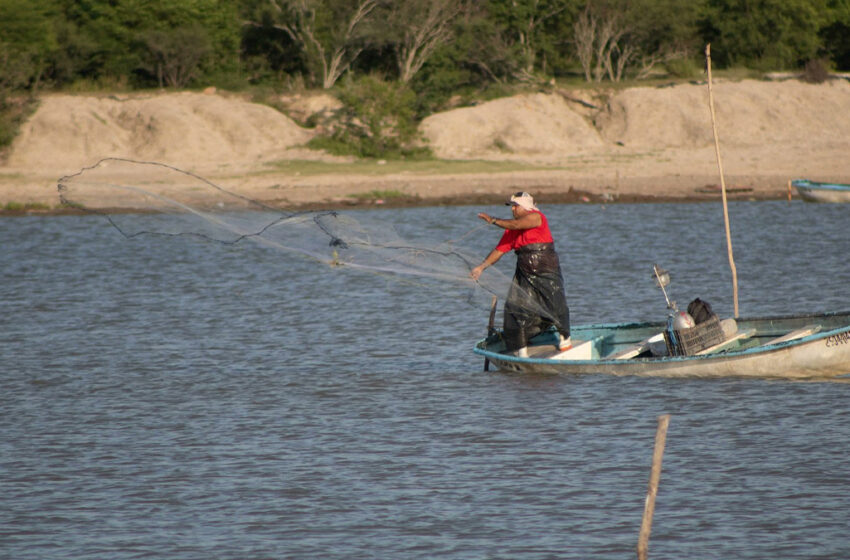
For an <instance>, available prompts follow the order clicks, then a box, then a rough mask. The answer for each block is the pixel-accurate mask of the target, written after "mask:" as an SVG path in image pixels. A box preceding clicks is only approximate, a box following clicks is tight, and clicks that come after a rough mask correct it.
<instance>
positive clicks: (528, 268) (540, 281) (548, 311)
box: [503, 243, 570, 352]
mask: <svg viewBox="0 0 850 560" xmlns="http://www.w3.org/2000/svg"><path fill="white" fill-rule="evenodd" d="M516 256H517V261H516V272H515V273H514V279H513V282H512V283H511V289H510V290H509V291H508V298H507V300H506V301H505V323H504V331H503V338H504V341H505V346H506V350H507V351H508V352H513V351H515V350H517V349H519V348H522V347H524V346H527V345H528V339H530V338H531V337H533V336H534V335H536V334H538V333H540V332H541V331H543V330H545V329H547V328H549V327H550V326H552V325H555V328H557V329H558V332H560V333H561V334H562V335H563V336H564V337H568V336H570V309H569V307H567V297H566V293H565V292H564V278H563V276H562V275H561V264H560V262H559V260H558V253H556V252H555V244H554V243H532V244H530V245H524V246H522V247H520V248H519V249H517V250H516Z"/></svg>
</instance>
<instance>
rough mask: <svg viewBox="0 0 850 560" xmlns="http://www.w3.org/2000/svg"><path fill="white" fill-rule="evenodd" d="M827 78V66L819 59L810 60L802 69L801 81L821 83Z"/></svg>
mask: <svg viewBox="0 0 850 560" xmlns="http://www.w3.org/2000/svg"><path fill="white" fill-rule="evenodd" d="M828 79H829V68H827V65H826V62H825V61H823V60H821V59H816V60H810V61H808V62H807V63H806V66H805V68H804V69H803V81H804V82H809V83H810V84H822V83H824V82H825V81H827V80H828Z"/></svg>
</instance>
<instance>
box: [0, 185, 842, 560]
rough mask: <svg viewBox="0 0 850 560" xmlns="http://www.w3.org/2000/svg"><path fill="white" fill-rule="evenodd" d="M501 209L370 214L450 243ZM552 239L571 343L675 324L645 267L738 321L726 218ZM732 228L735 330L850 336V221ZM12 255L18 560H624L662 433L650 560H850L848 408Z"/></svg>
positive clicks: (39, 247)
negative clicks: (544, 364)
mask: <svg viewBox="0 0 850 560" xmlns="http://www.w3.org/2000/svg"><path fill="white" fill-rule="evenodd" d="M480 210H486V211H489V212H490V213H493V214H496V215H500V213H504V215H506V209H505V207H503V206H502V207H493V208H472V207H453V208H417V209H403V210H374V211H355V212H353V214H355V215H356V216H357V218H358V219H359V220H364V221H372V220H379V221H382V222H385V223H387V224H396V225H398V227H399V228H400V230H403V231H404V235H406V236H415V237H416V238H417V239H419V240H422V239H425V240H430V241H431V242H433V243H434V244H437V243H440V242H441V241H443V240H445V239H449V238H452V239H457V238H461V237H463V236H464V234H465V233H466V232H469V231H470V230H472V229H474V228H477V227H479V225H480V223H481V222H480V221H479V220H477V219H476V218H475V214H476V213H477V212H478V211H480ZM543 210H544V211H545V212H546V214H547V216H548V217H549V220H550V223H551V226H552V230H553V233H554V234H555V238H556V244H557V246H558V248H559V251H560V253H561V258H562V265H563V267H564V272H565V277H566V283H567V292H568V298H569V302H570V307H571V312H572V319H573V322H574V324H582V323H589V322H618V321H627V320H649V319H657V320H662V319H663V318H664V316H665V303H664V299H663V296H662V294H661V292H660V290H658V288H656V287H655V286H654V285H653V283H652V281H651V270H652V264H653V263H658V264H660V265H661V266H664V267H665V268H667V269H668V270H670V271H671V273H672V276H673V284H672V285H671V287H670V291H671V295H672V296H673V297H674V298H677V299H678V300H679V302H680V304H682V305H686V304H687V302H688V301H689V300H690V299H692V298H693V297H700V298H702V299H704V300H707V301H709V302H710V303H711V304H712V305H713V307H714V309H715V311H717V312H718V313H719V314H720V315H721V316H728V315H730V314H731V313H732V295H731V293H732V282H731V274H730V272H729V266H728V257H727V253H726V241H725V234H724V231H723V216H722V210H721V207H720V205H719V204H656V205H611V206H599V205H563V206H556V205H552V206H548V207H546V206H544V207H543ZM730 215H731V220H732V235H733V242H734V251H735V253H734V257H735V263H736V265H737V270H738V284H739V290H740V309H741V314H742V315H760V314H772V313H806V312H814V311H827V310H844V309H847V308H850V297H848V295H850V265H848V255H850V235H848V225H850V207H848V206H846V205H808V204H803V203H800V202H793V203H786V202H734V203H731V204H730ZM497 237H498V230H496V229H495V228H490V227H485V228H482V229H479V230H478V231H476V232H474V235H471V236H468V237H467V243H468V249H469V251H470V252H472V253H473V254H478V255H480V257H481V258H483V257H484V256H485V255H486V253H487V252H488V251H489V249H490V248H491V247H492V245H493V244H494V243H495V241H496V239H497ZM0 245H1V246H2V249H1V250H0V266H2V268H0V271H2V272H0V278H2V283H0V367H2V372H3V373H2V383H3V386H2V391H0V489H2V491H1V492H0V557H2V558H14V559H27V558H33V559H45V558H51V559H62V558H68V559H71V558H73V559H83V558H92V559H94V558H98V559H99V558H111V559H121V558H143V557H148V558H169V559H201V558H203V559H207V558H233V559H237V558H238V559H245V558H293V559H308V558H316V559H320V558H321V559H328V558H339V559H343V558H344V559H356V558H381V559H384V558H392V559H396V558H398V559H402V558H403V559H408V558H410V559H431V558H458V559H472V558H482V559H483V558H487V559H548V558H574V559H587V558H611V559H615V558H616V559H621V558H632V557H634V550H635V545H636V543H637V537H638V531H639V528H640V522H641V515H642V513H643V506H644V498H645V495H646V489H647V481H648V478H649V467H650V464H651V457H652V447H653V442H654V436H655V428H656V419H657V416H658V415H660V414H664V413H669V414H671V415H672V416H671V421H670V427H669V432H668V435H667V446H666V450H665V455H664V465H663V473H662V477H661V484H660V489H659V493H658V499H657V503H656V510H655V517H654V522H653V528H652V538H651V541H650V557H652V558H699V559H718V560H719V559H723V560H726V559H729V558H737V559H740V558H753V559H765V558H771V559H773V558H782V559H785V560H788V559H809V560H810V559H815V558H823V559H827V558H828V559H838V558H848V557H850V537H848V530H850V513H848V512H850V481H848V478H847V457H848V451H850V407H849V406H848V402H850V385H848V384H846V383H843V382H840V381H839V382H826V381H815V382H786V381H777V380H741V379H732V378H730V379H721V380H716V379H715V380H703V379H678V380H671V379H661V378H628V377H626V378H617V377H609V376H586V377H574V376H532V375H515V374H510V375H509V374H503V373H497V372H490V373H484V372H483V371H482V362H481V360H480V359H479V358H478V357H477V356H475V355H473V354H472V351H471V349H472V346H473V344H474V342H475V341H476V340H477V339H479V338H481V337H482V336H483V335H484V332H485V329H486V322H487V308H486V305H484V306H482V305H480V304H479V303H477V302H474V301H473V299H472V298H466V297H464V296H463V293H464V290H463V289H460V290H459V289H455V288H451V287H448V286H447V287H446V289H445V290H440V289H434V288H435V286H433V283H431V284H427V285H426V284H420V283H417V282H411V281H398V280H397V279H394V278H392V277H388V276H387V275H375V274H370V273H369V272H368V271H356V270H350V269H347V268H346V267H337V268H330V267H326V266H317V265H316V263H314V262H312V261H309V260H307V259H300V258H297V257H293V256H292V255H289V254H283V253H281V252H279V251H275V250H273V249H271V248H268V247H263V246H260V245H252V244H250V243H248V244H239V245H235V246H226V245H219V244H215V243H209V242H203V241H198V240H192V239H184V238H176V239H173V238H159V237H147V238H144V237H143V238H137V239H133V240H128V239H125V238H124V237H122V236H120V235H119V234H117V233H116V230H114V229H113V228H112V227H111V226H109V225H108V224H107V223H106V222H105V221H104V220H103V219H102V218H99V217H80V216H65V217H48V218H44V217H24V218H8V219H2V220H0ZM499 266H500V267H502V268H503V269H504V270H505V271H506V273H507V274H510V272H511V268H512V266H513V257H512V256H510V257H506V258H505V259H502V262H501V263H499Z"/></svg>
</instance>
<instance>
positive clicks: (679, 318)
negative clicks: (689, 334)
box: [673, 311, 697, 331]
mask: <svg viewBox="0 0 850 560" xmlns="http://www.w3.org/2000/svg"><path fill="white" fill-rule="evenodd" d="M695 326H697V324H696V322H695V321H694V318H693V317H691V315H690V313H687V312H685V311H678V312H677V313H676V315H675V316H674V317H673V328H674V329H676V330H677V331H680V330H683V329H692V328H694V327H695Z"/></svg>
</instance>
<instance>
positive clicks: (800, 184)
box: [791, 179, 850, 202]
mask: <svg viewBox="0 0 850 560" xmlns="http://www.w3.org/2000/svg"><path fill="white" fill-rule="evenodd" d="M791 185H792V186H793V187H794V188H795V189H797V194H799V195H800V198H801V199H803V200H805V201H806V202H850V185H843V184H841V183H818V182H817V181H809V180H808V179H795V180H793V181H791Z"/></svg>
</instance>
